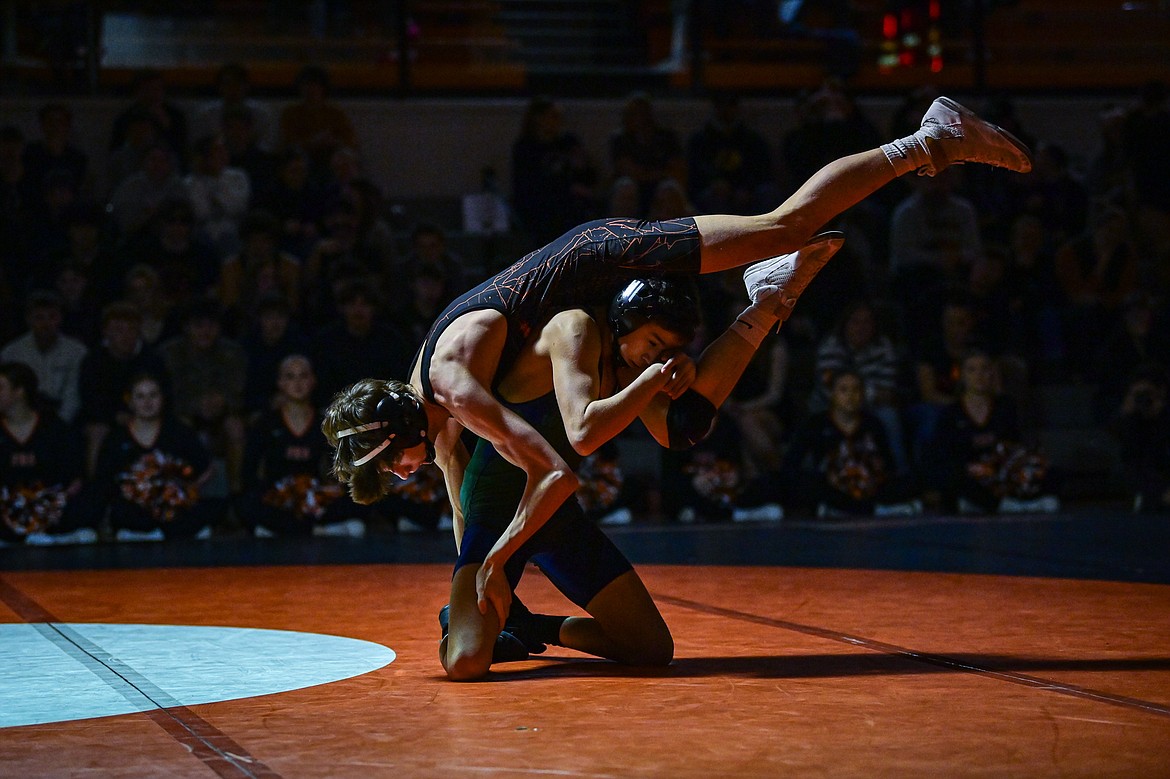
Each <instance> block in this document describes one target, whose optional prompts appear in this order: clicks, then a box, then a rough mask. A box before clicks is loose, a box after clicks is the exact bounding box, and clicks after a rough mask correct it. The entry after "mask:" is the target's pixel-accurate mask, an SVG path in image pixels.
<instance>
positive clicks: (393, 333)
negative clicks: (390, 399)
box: [311, 278, 412, 405]
mask: <svg viewBox="0 0 1170 779" xmlns="http://www.w3.org/2000/svg"><path fill="white" fill-rule="evenodd" d="M380 302H381V301H380V300H379V299H378V297H377V293H376V292H375V291H374V288H373V287H372V286H371V285H370V284H369V283H367V282H366V281H364V280H363V279H360V278H352V279H348V280H346V281H344V282H342V283H341V284H340V286H339V288H338V292H337V313H338V314H339V316H337V317H336V318H335V319H334V320H333V321H331V322H329V323H328V324H326V325H325V326H324V327H322V328H320V329H319V330H318V331H317V332H316V333H315V334H314V337H313V344H314V346H313V350H312V355H311V357H312V360H313V365H315V366H316V368H317V379H318V400H319V401H321V405H324V403H325V402H327V401H328V399H329V398H331V397H332V396H333V395H334V394H335V393H337V392H340V391H341V390H342V389H344V388H346V387H348V386H349V385H350V384H352V383H354V382H355V381H358V380H360V379H364V378H366V377H368V376H401V375H404V374H405V373H406V370H407V368H408V367H409V360H410V357H411V348H412V347H411V344H409V343H407V341H406V338H405V337H404V335H403V334H402V333H401V332H399V331H398V330H396V329H394V328H393V327H391V326H389V325H388V324H386V323H385V322H384V321H383V320H382V317H381V315H380V312H379V307H380Z"/></svg>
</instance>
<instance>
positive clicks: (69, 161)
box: [24, 103, 89, 192]
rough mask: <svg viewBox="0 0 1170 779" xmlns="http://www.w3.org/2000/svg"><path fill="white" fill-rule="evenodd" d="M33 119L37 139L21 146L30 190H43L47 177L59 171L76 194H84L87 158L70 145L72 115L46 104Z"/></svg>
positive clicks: (63, 107)
mask: <svg viewBox="0 0 1170 779" xmlns="http://www.w3.org/2000/svg"><path fill="white" fill-rule="evenodd" d="M37 119H38V121H39V122H40V128H41V137H40V139H38V140H34V141H29V142H28V144H27V145H26V146H25V147H24V168H25V172H26V175H27V176H28V178H29V181H30V183H31V184H32V185H33V187H34V189H35V190H37V191H43V190H44V183H45V180H46V178H47V177H48V175H49V174H50V173H52V172H53V171H57V170H62V171H65V172H67V173H68V174H69V177H70V179H71V180H72V181H74V182H76V183H77V186H78V189H79V191H81V192H85V191H87V186H86V185H87V183H88V181H89V157H88V156H87V155H86V154H85V152H83V151H81V150H80V149H78V148H77V147H76V146H74V145H73V143H72V137H71V136H72V130H73V112H72V111H71V110H70V109H69V106H67V105H65V104H64V103H46V104H45V105H43V106H41V109H40V110H39V111H38V112H37Z"/></svg>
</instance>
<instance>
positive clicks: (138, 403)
mask: <svg viewBox="0 0 1170 779" xmlns="http://www.w3.org/2000/svg"><path fill="white" fill-rule="evenodd" d="M126 405H127V407H128V408H129V409H130V415H129V419H127V420H126V422H125V424H121V425H118V426H117V427H116V428H114V429H113V430H112V431H110V434H109V435H108V436H106V438H105V441H103V443H102V447H101V450H100V452H99V453H98V459H97V467H96V468H95V471H94V477H93V479H92V481H91V482H90V487H89V490H88V492H89V496H90V497H89V500H90V501H91V502H92V505H94V506H98V507H101V506H109V512H110V513H109V520H110V526H111V529H113V531H114V537H115V538H116V539H117V540H118V541H161V540H163V539H164V538H168V539H169V538H192V537H198V538H206V537H207V536H209V535H210V534H211V530H212V526H214V525H216V524H218V523H219V521H220V519H221V518H222V516H223V509H224V506H223V502H222V501H221V500H218V499H210V498H208V497H206V496H204V495H203V494H202V492H201V491H202V488H203V486H204V485H205V484H207V482H208V481H209V479H210V478H211V475H212V473H213V469H212V467H211V466H212V463H211V454H210V453H209V452H208V450H207V447H206V445H205V444H204V443H203V441H202V440H201V439H200V437H199V435H198V434H197V433H196V432H195V431H194V430H193V429H192V428H191V427H190V426H188V425H187V424H185V423H184V422H182V421H181V420H179V419H176V418H175V417H174V416H173V415H172V414H171V413H170V411H169V409H168V408H167V405H166V396H165V394H164V388H163V384H162V382H161V381H160V380H159V379H158V378H157V377H155V376H152V375H150V374H138V375H136V376H135V377H134V378H133V379H132V380H131V382H130V384H129V386H128V387H127V388H126Z"/></svg>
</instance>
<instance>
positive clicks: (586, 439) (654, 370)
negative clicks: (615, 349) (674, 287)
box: [541, 311, 673, 455]
mask: <svg viewBox="0 0 1170 779" xmlns="http://www.w3.org/2000/svg"><path fill="white" fill-rule="evenodd" d="M541 339H542V341H544V342H545V344H544V345H545V346H546V348H547V350H548V355H549V358H550V361H551V364H552V374H553V388H554V389H555V390H556V397H557V406H558V407H559V408H560V411H561V418H562V419H563V420H564V423H565V432H566V433H567V434H568V437H569V442H570V443H571V444H572V446H573V449H575V450H576V451H577V452H578V453H580V454H582V455H588V454H592V453H593V452H594V451H596V450H597V448H598V447H600V446H601V445H602V444H604V443H605V442H607V441H609V440H610V439H612V438H613V437H614V436H616V435H617V434H618V433H620V432H621V431H623V430H625V429H626V428H627V427H628V426H629V425H630V423H631V422H633V421H634V419H636V418H637V417H638V414H639V413H641V412H642V410H643V409H644V408H646V406H647V404H648V403H650V402H651V401H652V400H653V398H654V396H655V395H657V394H659V393H660V392H661V391H663V390H664V389H665V387H666V385H667V383H668V382H669V381H670V379H671V375H672V373H673V366H672V364H671V363H669V362H668V363H665V364H663V363H656V364H654V365H651V366H650V367H648V368H646V369H645V370H643V371H642V372H641V373H639V374H637V375H636V376H635V377H634V379H633V381H631V382H630V383H629V385H628V386H626V387H625V388H624V389H622V390H621V391H620V392H618V393H616V394H615V395H612V396H611V397H606V398H603V397H601V394H602V387H601V376H600V371H599V363H600V359H601V331H600V328H599V327H598V326H597V323H596V322H595V321H594V320H593V318H592V317H590V316H589V315H588V314H586V313H585V312H583V311H567V312H564V313H562V314H558V315H557V316H555V317H553V319H552V320H551V321H550V322H549V323H548V324H547V325H546V326H545V328H544V332H543V333H542V334H541Z"/></svg>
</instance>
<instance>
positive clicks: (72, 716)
mask: <svg viewBox="0 0 1170 779" xmlns="http://www.w3.org/2000/svg"><path fill="white" fill-rule="evenodd" d="M394 658H395V654H394V650H392V649H390V648H389V647H385V646H382V645H381V644H375V643H372V642H370V641H361V640H359V639H354V638H345V637H343V636H327V635H322V634H319V633H299V632H293V631H288V630H261V629H256V628H229V627H196V626H190V625H110V624H74V623H57V622H53V623H31V624H30V623H19V624H2V625H0V727H16V726H19V725H39V724H43V723H47V722H64V721H68V720H77V719H87V718H90V717H108V716H111V715H115V714H130V713H133V712H141V711H148V710H150V709H155V708H164V709H165V708H170V707H174V706H194V705H197V704H201V703H215V702H217V701H228V700H235V699H238V698H251V697H254V696H257V695H271V694H272V693H277V692H286V691H288V690H299V689H302V688H304V687H312V686H314V685H318V684H327V683H329V682H336V681H340V680H341V679H349V678H351V677H354V676H359V675H361V674H364V673H368V672H370V671H373V670H376V669H378V668H382V667H384V666H386V665H388V664H390V663H391V662H393V661H394Z"/></svg>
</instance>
